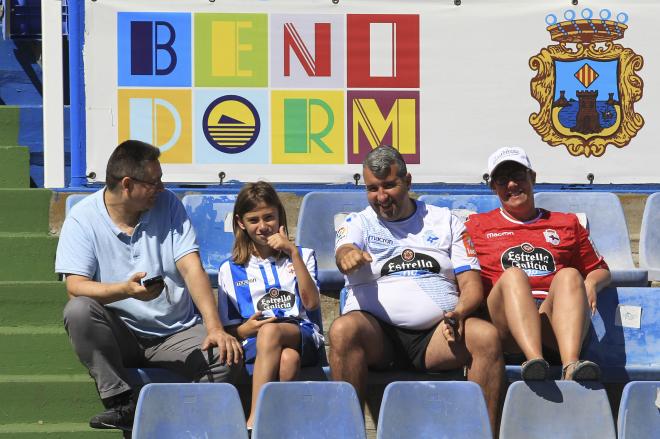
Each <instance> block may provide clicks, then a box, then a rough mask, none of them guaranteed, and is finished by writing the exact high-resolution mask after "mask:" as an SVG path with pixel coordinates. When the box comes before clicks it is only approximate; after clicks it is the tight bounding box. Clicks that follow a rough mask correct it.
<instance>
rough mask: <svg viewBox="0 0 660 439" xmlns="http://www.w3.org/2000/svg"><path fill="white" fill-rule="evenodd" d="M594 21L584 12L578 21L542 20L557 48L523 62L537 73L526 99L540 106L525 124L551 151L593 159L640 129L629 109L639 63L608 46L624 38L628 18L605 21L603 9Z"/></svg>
mask: <svg viewBox="0 0 660 439" xmlns="http://www.w3.org/2000/svg"><path fill="white" fill-rule="evenodd" d="M598 15H599V18H594V17H593V11H592V10H591V9H589V8H585V9H583V10H582V11H581V16H582V19H576V13H575V11H573V10H568V11H566V12H565V13H564V18H565V21H562V22H558V20H557V17H556V15H554V14H548V15H547V16H546V20H545V21H546V24H547V25H548V26H547V28H546V29H547V31H548V32H549V33H550V38H551V39H552V40H553V41H556V42H558V43H559V44H556V45H551V46H548V47H545V48H543V49H541V51H540V53H538V54H537V55H535V56H533V57H531V58H530V60H529V66H530V67H531V68H532V70H535V71H536V72H537V74H536V76H535V77H534V78H533V79H532V81H531V93H532V96H533V97H534V99H536V100H537V101H538V103H539V105H540V111H539V112H538V113H532V114H531V115H530V117H529V123H530V124H531V125H532V127H533V128H534V130H536V132H537V133H538V134H539V135H540V136H541V138H542V139H543V141H544V142H546V143H548V144H549V145H551V146H557V145H565V146H566V148H567V149H568V152H569V153H570V154H572V155H574V156H581V155H584V156H585V157H590V156H595V157H599V156H602V155H603V154H604V153H605V150H606V147H607V145H614V146H616V147H619V148H622V147H624V146H626V145H628V143H630V141H631V139H632V138H633V137H635V135H636V134H637V132H638V131H639V130H640V129H641V128H642V126H643V125H644V118H643V117H642V116H641V115H640V114H638V113H636V112H635V109H634V103H635V102H638V101H639V100H640V99H641V98H642V89H643V81H642V79H641V78H640V77H639V76H638V75H637V72H638V71H639V70H641V68H642V66H643V65H644V60H643V58H642V57H641V56H640V55H637V54H636V53H635V52H634V51H633V50H632V49H629V48H626V47H623V46H622V45H620V44H616V43H614V41H615V40H620V39H622V38H623V37H624V33H625V31H626V29H628V26H627V25H626V22H627V21H628V15H627V14H626V13H625V12H619V13H618V14H617V15H616V20H611V18H612V12H611V11H610V10H608V9H602V10H600V11H599V14H598Z"/></svg>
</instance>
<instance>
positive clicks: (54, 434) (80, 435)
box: [0, 423, 124, 439]
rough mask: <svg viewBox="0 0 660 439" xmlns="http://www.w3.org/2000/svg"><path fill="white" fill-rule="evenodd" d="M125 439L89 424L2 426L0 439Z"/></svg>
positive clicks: (116, 433)
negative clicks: (93, 427) (91, 426)
mask: <svg viewBox="0 0 660 439" xmlns="http://www.w3.org/2000/svg"><path fill="white" fill-rule="evenodd" d="M99 437H100V438H108V439H113V438H123V437H124V436H123V435H122V433H121V432H119V431H117V430H94V429H92V428H90V427H89V425H87V423H82V424H74V423H61V424H41V425H31V424H14V425H8V426H7V428H2V426H0V438H3V439H4V438H7V439H9V438H12V439H14V438H15V439H95V438H99Z"/></svg>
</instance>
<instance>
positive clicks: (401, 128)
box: [347, 90, 420, 164]
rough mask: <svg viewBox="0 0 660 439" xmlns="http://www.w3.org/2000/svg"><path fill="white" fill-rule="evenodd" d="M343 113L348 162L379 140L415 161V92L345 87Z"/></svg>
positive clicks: (357, 159)
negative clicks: (345, 116) (355, 89)
mask: <svg viewBox="0 0 660 439" xmlns="http://www.w3.org/2000/svg"><path fill="white" fill-rule="evenodd" d="M347 115H348V118H347V119H348V136H347V137H348V145H347V146H348V153H347V156H348V163H356V164H360V163H362V161H363V160H364V157H365V156H366V155H367V154H368V153H369V151H371V150H372V149H374V148H375V147H377V146H378V145H381V144H386V145H392V146H393V147H395V148H396V149H398V150H399V152H400V153H401V155H403V157H404V158H405V160H406V163H410V164H413V163H419V157H420V154H419V92H417V91H389V90H388V91H349V92H348V95H347Z"/></svg>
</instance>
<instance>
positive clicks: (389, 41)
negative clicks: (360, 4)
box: [347, 14, 419, 88]
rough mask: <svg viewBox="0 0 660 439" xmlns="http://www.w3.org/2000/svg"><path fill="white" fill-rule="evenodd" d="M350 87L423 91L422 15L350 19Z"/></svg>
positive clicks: (348, 29) (356, 16)
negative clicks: (421, 54) (420, 44)
mask: <svg viewBox="0 0 660 439" xmlns="http://www.w3.org/2000/svg"><path fill="white" fill-rule="evenodd" d="M347 65H348V67H347V70H348V87H349V88H356V87H361V88H419V15H410V14H402V15H390V14H387V15H385V14H382V15H362V14H348V16H347Z"/></svg>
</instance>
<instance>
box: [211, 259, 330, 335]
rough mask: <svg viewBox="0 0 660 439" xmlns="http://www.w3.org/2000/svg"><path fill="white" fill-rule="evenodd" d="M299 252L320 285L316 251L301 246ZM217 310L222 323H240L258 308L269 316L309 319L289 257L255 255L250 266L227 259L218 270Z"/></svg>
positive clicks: (249, 263)
mask: <svg viewBox="0 0 660 439" xmlns="http://www.w3.org/2000/svg"><path fill="white" fill-rule="evenodd" d="M298 251H299V252H300V254H301V256H302V259H303V261H305V265H306V266H307V270H308V271H309V274H310V275H311V276H312V279H313V280H314V282H316V285H317V286H318V280H317V277H318V276H317V268H316V255H315V254H314V250H311V249H308V248H303V247H298ZM218 309H219V311H220V318H221V320H222V324H223V325H238V324H241V323H242V322H243V321H245V320H246V319H248V318H250V316H252V315H253V314H254V313H255V312H257V311H262V313H263V315H264V316H266V317H272V316H276V317H297V318H300V319H304V320H309V319H308V318H307V313H306V311H305V307H304V306H303V304H302V301H301V299H300V293H299V291H298V281H297V279H296V272H295V270H294V268H293V262H292V261H291V259H290V258H288V257H283V258H279V259H275V258H267V259H261V258H259V257H257V256H254V255H253V256H251V257H250V261H249V262H248V263H247V265H238V264H235V263H234V262H232V261H231V260H230V259H227V260H226V261H224V262H223V263H222V264H221V265H220V268H219V270H218Z"/></svg>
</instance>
